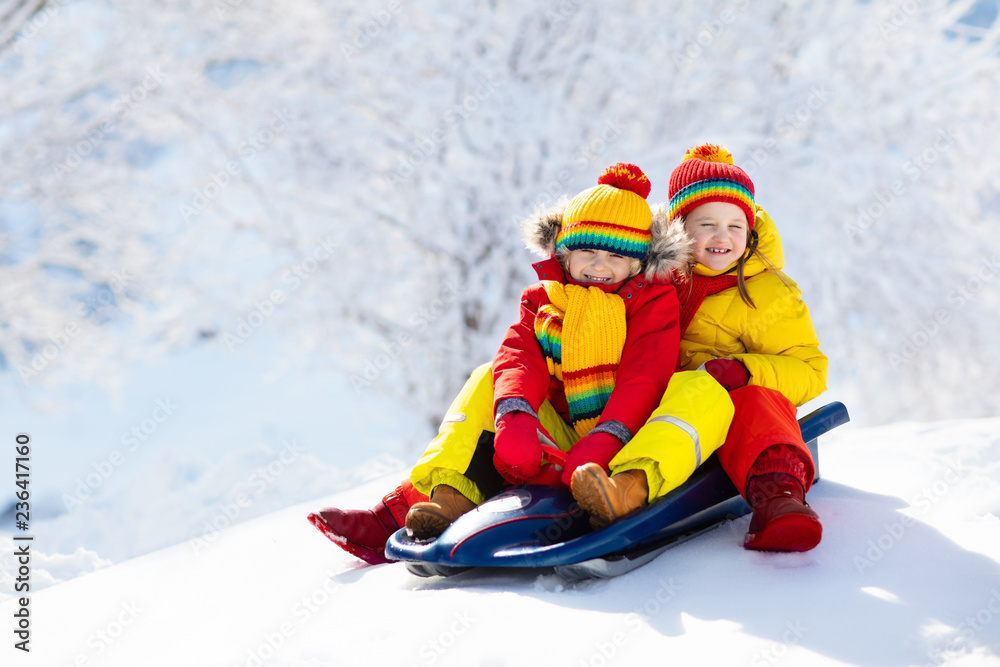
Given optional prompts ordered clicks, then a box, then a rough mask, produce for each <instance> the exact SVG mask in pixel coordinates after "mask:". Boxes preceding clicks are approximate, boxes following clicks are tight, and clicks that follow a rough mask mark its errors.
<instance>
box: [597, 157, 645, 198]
mask: <svg viewBox="0 0 1000 667" xmlns="http://www.w3.org/2000/svg"><path fill="white" fill-rule="evenodd" d="M597 182H598V183H599V184H600V185H610V186H611V187H614V188H618V189H619V190H628V191H629V192H634V193H636V194H637V195H639V196H640V197H642V198H643V199H645V198H646V197H648V196H649V191H650V189H651V188H652V187H653V186H652V184H651V183H650V182H649V179H648V178H646V174H644V173H642V169H639V167H637V166H635V165H634V164H625V163H624V162H619V163H618V164H616V165H614V166H613V167H608V168H607V169H605V170H604V173H603V174H601V177H600V178H598V179H597Z"/></svg>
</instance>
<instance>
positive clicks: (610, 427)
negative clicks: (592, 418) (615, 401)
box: [590, 419, 632, 445]
mask: <svg viewBox="0 0 1000 667" xmlns="http://www.w3.org/2000/svg"><path fill="white" fill-rule="evenodd" d="M590 432H591V433H610V434H611V435H613V436H615V437H616V438H618V439H619V440H621V441H622V444H623V445H627V444H628V441H629V440H631V439H632V431H630V430H628V427H627V426H625V424H623V423H621V422H620V421H618V420H617V419H609V420H608V421H606V422H601V423H600V424H598V425H597V426H595V427H594V428H592V429H590Z"/></svg>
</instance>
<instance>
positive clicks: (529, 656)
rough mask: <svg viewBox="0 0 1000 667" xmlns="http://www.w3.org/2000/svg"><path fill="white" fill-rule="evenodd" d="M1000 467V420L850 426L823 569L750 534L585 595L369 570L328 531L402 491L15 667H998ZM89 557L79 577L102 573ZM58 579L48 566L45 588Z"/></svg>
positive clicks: (42, 565) (101, 605) (143, 603)
mask: <svg viewBox="0 0 1000 667" xmlns="http://www.w3.org/2000/svg"><path fill="white" fill-rule="evenodd" d="M998 450H1000V419H988V420H968V421H953V422H939V423H927V424H916V423H902V424H897V425H893V426H884V427H877V428H856V427H852V426H851V425H847V426H844V427H841V428H840V429H838V430H837V431H835V432H834V433H832V434H830V435H828V436H825V437H824V438H823V439H822V440H821V450H820V456H821V459H820V460H821V463H820V466H821V471H822V475H823V479H822V480H821V481H820V482H819V483H818V484H817V485H816V487H815V488H814V489H813V491H812V492H811V494H810V501H811V503H812V504H813V505H814V507H815V508H816V510H817V512H819V514H820V515H821V517H822V519H823V523H824V531H825V532H824V539H823V541H822V543H821V544H820V546H819V547H817V548H816V549H815V550H813V551H811V552H808V553H804V554H762V553H755V552H750V551H746V550H744V549H743V548H742V547H741V546H740V545H741V540H742V535H743V533H744V531H745V529H746V525H747V522H748V520H749V519H748V518H747V517H744V518H742V519H739V520H737V521H734V522H731V523H728V524H724V525H723V526H721V527H719V528H717V529H715V530H714V531H711V532H709V533H707V534H705V535H703V536H701V537H699V538H697V539H695V540H691V541H689V542H686V543H683V544H681V545H679V546H677V547H675V548H673V549H671V550H668V551H667V552H665V553H664V554H663V555H661V556H660V557H659V558H657V559H656V560H654V561H653V562H651V563H650V564H648V565H646V566H644V567H642V568H640V569H638V570H636V571H634V572H632V573H629V574H627V575H624V576H622V577H620V578H618V579H615V580H611V581H592V582H583V583H572V582H568V581H565V580H563V579H561V578H560V577H558V576H557V575H555V574H554V573H552V572H551V571H542V572H536V571H519V570H500V571H495V572H491V571H471V572H466V573H462V574H460V575H456V576H455V577H452V578H448V579H444V578H431V579H422V578H418V577H415V576H413V575H411V574H409V573H408V572H407V571H406V569H405V568H404V567H403V566H402V565H399V564H393V565H384V566H378V567H370V566H365V565H364V564H363V563H361V562H360V561H358V560H357V559H355V558H353V557H352V556H350V555H348V554H347V553H345V552H343V551H341V550H340V549H338V548H337V547H336V546H334V545H333V544H332V543H330V542H329V541H328V540H327V539H326V538H325V537H323V536H322V535H321V534H320V533H319V532H318V531H316V530H315V529H314V528H313V527H312V526H310V525H309V524H308V523H307V522H306V520H305V516H306V514H307V513H308V512H309V511H312V510H315V509H317V508H319V507H321V506H327V505H334V506H339V507H368V506H370V505H371V504H372V503H373V502H374V501H375V500H376V499H377V498H379V497H380V496H381V494H382V493H384V492H385V491H386V490H388V489H389V488H391V487H392V486H393V485H394V484H395V483H396V482H397V481H398V480H399V478H400V475H399V473H398V472H396V473H391V474H389V475H386V476H383V477H381V478H379V479H376V480H373V481H370V482H367V483H365V484H362V485H360V486H356V487H355V488H352V489H350V490H347V491H343V492H340V493H336V494H333V495H328V496H323V497H319V498H316V499H315V500H312V501H309V502H306V503H301V504H298V505H294V506H291V507H288V508H286V509H282V510H280V511H277V512H273V513H271V514H268V515H266V516H261V517H258V518H255V519H252V520H249V521H245V522H243V523H240V524H239V525H236V526H233V527H230V528H227V529H224V530H221V531H219V532H218V533H217V534H214V535H211V536H210V539H209V540H202V539H191V540H188V541H186V542H184V543H181V544H178V545H176V546H172V547H169V548H166V549H163V550H160V551H157V552H154V553H150V554H148V555H145V556H140V557H138V558H134V559H131V560H127V561H125V562H123V563H120V564H117V565H113V566H110V567H103V568H101V569H98V570H97V571H96V572H92V573H88V574H85V576H79V577H77V578H74V579H72V580H70V581H66V582H64V583H61V584H59V585H58V586H52V587H49V588H47V589H45V590H42V591H40V592H35V593H33V594H32V596H31V603H30V609H31V614H32V616H31V619H32V632H33V634H32V637H33V639H32V644H31V646H32V653H31V654H30V656H27V655H21V654H20V652H17V651H12V650H11V649H10V643H11V642H10V640H9V638H8V642H7V643H8V646H5V647H4V651H5V655H8V654H9V655H11V656H12V657H11V659H10V660H9V661H8V660H7V659H5V661H4V664H16V665H20V664H32V665H41V664H44V665H71V664H79V665H109V666H110V665H144V666H149V667H152V666H155V665H177V664H197V665H213V666H214V665H218V666H235V665H246V666H255V665H265V664H266V665H282V666H291V665H317V666H318V665H355V664H375V665H383V664H384V665H431V664H438V665H523V664H532V665H534V664H537V665H542V664H559V665H574V666H576V665H594V666H598V665H615V664H620V665H626V664H641V663H643V662H645V661H648V660H651V659H653V658H654V657H655V658H656V659H657V660H660V659H661V657H662V659H663V660H666V659H667V657H669V660H670V661H671V662H672V663H675V664H712V665H715V664H750V665H753V666H759V665H777V664H786V665H810V666H813V665H870V666H873V667H874V666H886V665H889V666H895V665H899V666H904V665H933V664H947V665H997V664H1000V519H998V516H997V511H998V509H1000V463H998V456H997V454H998ZM38 546H39V548H40V547H41V544H39V545H38ZM0 548H2V549H3V551H4V552H10V551H11V549H12V543H11V541H10V540H5V541H4V543H3V545H2V547H0ZM70 560H72V561H74V562H73V565H74V567H75V570H73V571H72V572H71V574H76V573H81V574H83V573H85V572H89V571H90V570H92V569H94V568H95V567H99V566H100V565H102V563H99V562H97V561H96V559H95V558H94V556H93V554H89V553H86V552H83V551H78V552H77V553H76V554H75V556H74V557H72V558H71V559H70ZM6 565H7V562H5V566H6ZM53 565H54V564H53V561H52V559H46V558H43V557H41V556H38V557H36V560H34V561H33V568H35V569H34V572H35V577H36V579H35V581H36V582H37V581H38V579H42V578H43V577H46V576H47V575H46V574H45V572H47V571H49V570H50V568H52V567H53ZM38 583H44V581H43V582H38ZM16 608H17V606H16V601H15V600H14V599H7V600H6V601H5V602H3V603H2V605H0V618H6V619H7V623H8V624H10V623H11V618H12V614H13V612H14V611H15V610H16Z"/></svg>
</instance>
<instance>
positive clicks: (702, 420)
mask: <svg viewBox="0 0 1000 667" xmlns="http://www.w3.org/2000/svg"><path fill="white" fill-rule="evenodd" d="M734 412H735V410H734V408H733V401H732V400H731V399H730V398H729V392H727V391H726V390H725V388H724V387H723V386H722V385H720V384H719V383H718V382H717V381H716V380H715V378H713V377H712V376H711V375H709V374H708V373H707V372H706V371H678V372H676V373H674V375H673V377H672V378H671V379H670V384H668V385H667V390H666V391H665V392H664V393H663V399H662V400H661V401H660V405H659V407H658V408H656V410H654V411H653V414H652V415H651V416H650V418H649V420H647V421H646V424H645V425H644V426H643V427H642V428H640V429H639V432H638V433H636V434H635V437H634V438H632V440H631V441H629V443H628V444H627V445H625V446H624V447H622V449H621V451H619V452H618V454H616V455H615V458H613V459H611V464H610V466H611V474H612V476H613V475H615V474H617V473H620V472H624V471H626V470H636V469H638V470H643V471H645V473H646V481H647V482H648V483H649V502H653V501H654V500H656V499H657V498H661V497H663V496H665V495H666V494H668V493H669V492H671V491H673V490H674V489H676V488H677V487H678V486H680V485H681V484H683V483H684V482H685V481H686V480H687V478H688V477H690V476H691V473H693V472H694V471H695V468H697V467H698V466H700V465H701V464H702V462H703V461H704V460H705V459H707V458H708V457H709V456H710V455H711V454H712V453H713V452H714V451H715V450H717V449H718V448H719V447H721V446H722V445H723V443H724V442H725V441H726V433H727V432H728V431H729V424H730V422H732V421H733V414H734Z"/></svg>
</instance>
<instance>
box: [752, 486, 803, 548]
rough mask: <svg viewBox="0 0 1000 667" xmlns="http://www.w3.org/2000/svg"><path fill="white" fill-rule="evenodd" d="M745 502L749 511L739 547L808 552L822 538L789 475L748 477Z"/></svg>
mask: <svg viewBox="0 0 1000 667" xmlns="http://www.w3.org/2000/svg"><path fill="white" fill-rule="evenodd" d="M746 497H747V502H749V503H750V506H751V507H752V508H753V517H752V518H751V519H750V528H749V529H748V530H747V534H746V536H745V537H744V538H743V547H744V548H746V549H754V550H756V551H809V550H810V549H812V548H813V547H815V546H816V545H817V544H819V541H820V539H821V538H822V537H823V526H822V524H820V522H819V517H818V516H817V515H816V512H814V511H813V509H812V508H811V507H809V505H808V504H807V503H806V501H805V491H804V490H803V489H802V483H801V482H800V481H799V480H797V479H796V478H795V477H794V476H793V475H789V474H787V473H781V472H772V473H766V474H764V475H756V476H754V477H751V478H750V483H749V484H747V496H746Z"/></svg>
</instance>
